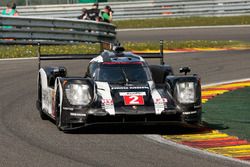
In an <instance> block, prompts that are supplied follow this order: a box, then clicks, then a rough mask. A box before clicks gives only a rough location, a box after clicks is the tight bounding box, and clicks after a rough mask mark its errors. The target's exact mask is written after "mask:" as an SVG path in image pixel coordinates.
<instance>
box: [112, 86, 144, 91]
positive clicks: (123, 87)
mask: <svg viewBox="0 0 250 167" xmlns="http://www.w3.org/2000/svg"><path fill="white" fill-rule="evenodd" d="M128 89H130V90H135V89H149V87H146V86H136V87H129V86H119V87H111V90H128Z"/></svg>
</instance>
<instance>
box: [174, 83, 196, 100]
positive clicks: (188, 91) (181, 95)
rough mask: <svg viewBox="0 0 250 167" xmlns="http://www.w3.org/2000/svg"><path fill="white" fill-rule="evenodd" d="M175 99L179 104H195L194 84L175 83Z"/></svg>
mask: <svg viewBox="0 0 250 167" xmlns="http://www.w3.org/2000/svg"><path fill="white" fill-rule="evenodd" d="M176 86H177V99H178V101H179V102H180V103H183V104H188V103H194V102H195V87H194V82H180V83H177V85H176Z"/></svg>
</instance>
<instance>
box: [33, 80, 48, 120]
mask: <svg viewBox="0 0 250 167" xmlns="http://www.w3.org/2000/svg"><path fill="white" fill-rule="evenodd" d="M36 105H37V109H38V111H39V114H40V118H41V119H42V120H48V116H47V115H46V114H45V113H44V112H43V109H42V84H41V79H40V76H39V80H38V100H37V102H36Z"/></svg>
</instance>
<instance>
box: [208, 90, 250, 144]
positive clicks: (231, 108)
mask: <svg viewBox="0 0 250 167" xmlns="http://www.w3.org/2000/svg"><path fill="white" fill-rule="evenodd" d="M249 99H250V87H247V88H243V89H239V90H235V91H231V92H228V93H225V94H222V95H220V96H216V97H215V98H213V99H212V100H210V101H208V102H207V103H205V104H204V105H203V111H205V113H204V115H203V117H204V120H205V121H206V122H208V123H209V126H210V127H211V128H214V129H218V130H220V131H221V132H224V133H227V134H230V135H236V136H238V137H240V138H243V139H248V140H250V131H249V125H250V115H249V111H250V103H249Z"/></svg>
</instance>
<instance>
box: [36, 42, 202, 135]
mask: <svg viewBox="0 0 250 167" xmlns="http://www.w3.org/2000/svg"><path fill="white" fill-rule="evenodd" d="M145 57H146V56H145ZM40 59H41V60H42V58H40ZM52 59H53V58H52ZM180 72H181V73H185V74H184V75H180V76H175V75H174V74H173V71H172V68H171V67H170V66H168V65H163V64H162V65H148V64H147V62H146V61H145V60H144V58H143V56H139V55H136V54H134V53H131V52H125V51H124V49H123V48H122V47H116V48H115V49H114V50H112V51H107V50H106V51H103V52H102V53H101V54H100V55H98V56H96V57H95V58H93V59H92V60H91V61H90V63H89V66H88V69H87V73H86V74H85V77H70V76H67V70H66V68H64V67H46V68H40V70H39V74H38V100H37V107H38V110H39V112H40V116H41V118H42V119H47V118H48V117H50V118H52V119H54V120H55V122H56V126H57V127H58V128H59V129H61V130H70V129H75V128H79V127H82V126H86V125H90V124H98V123H143V124H145V123H165V122H169V121H180V122H185V123H190V124H198V123H200V121H201V108H202V107H201V84H200V78H199V77H197V75H187V73H188V72H190V69H189V68H187V67H185V68H181V70H180Z"/></svg>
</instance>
